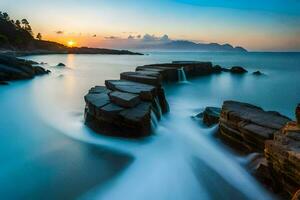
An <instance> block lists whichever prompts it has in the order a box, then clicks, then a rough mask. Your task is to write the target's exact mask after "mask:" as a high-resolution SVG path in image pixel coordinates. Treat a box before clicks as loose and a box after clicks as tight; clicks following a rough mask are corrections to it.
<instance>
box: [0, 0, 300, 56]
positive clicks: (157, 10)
mask: <svg viewBox="0 0 300 200" xmlns="http://www.w3.org/2000/svg"><path fill="white" fill-rule="evenodd" d="M0 8H1V10H2V12H8V13H9V15H10V16H11V18H13V19H22V18H26V19H28V21H29V22H30V23H31V26H32V28H33V31H34V33H38V32H40V33H42V35H43V39H47V40H53V41H57V42H61V43H64V44H67V43H68V41H74V42H75V45H77V46H91V47H107V48H110V47H111V48H122V47H128V44H134V43H136V42H137V41H139V40H143V39H144V36H145V35H146V36H147V37H148V36H151V38H152V39H154V40H155V39H161V37H163V36H164V35H167V36H168V38H169V39H171V40H191V41H194V42H201V43H211V42H217V43H220V44H225V43H229V44H232V45H233V46H242V47H245V48H246V49H248V50H250V51H300V1H299V0H251V1H246V0H223V1H221V0H76V1H75V0H51V1H50V0H49V1H48V0H47V1H46V0H13V1H12V0H1V1H0ZM126 45H127V46H126Z"/></svg>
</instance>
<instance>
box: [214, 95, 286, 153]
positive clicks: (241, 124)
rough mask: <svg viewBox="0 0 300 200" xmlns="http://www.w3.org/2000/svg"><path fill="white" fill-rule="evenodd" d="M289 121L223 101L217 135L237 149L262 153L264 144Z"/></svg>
mask: <svg viewBox="0 0 300 200" xmlns="http://www.w3.org/2000/svg"><path fill="white" fill-rule="evenodd" d="M289 121H290V119H289V118H288V117H285V116H283V115H281V114H279V113H277V112H270V111H264V110H263V109H262V108H260V107H257V106H254V105H251V104H247V103H241V102H236V101H225V102H224V104H223V106H222V111H221V116H220V131H219V135H220V136H221V137H222V138H223V139H225V140H226V141H227V142H230V143H232V145H233V146H236V147H237V148H238V149H240V150H243V151H246V152H255V151H258V152H262V151H263V150H264V147H265V145H264V143H265V141H266V140H268V139H272V138H273V136H274V133H275V132H277V131H278V130H280V129H281V128H282V127H284V126H285V124H286V123H287V122H289Z"/></svg>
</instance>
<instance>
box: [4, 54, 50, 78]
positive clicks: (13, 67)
mask: <svg viewBox="0 0 300 200" xmlns="http://www.w3.org/2000/svg"><path fill="white" fill-rule="evenodd" d="M35 64H37V63H36V62H34V61H30V60H24V59H18V58H16V57H13V56H7V55H0V82H3V83H5V82H6V81H13V80H22V79H31V78H33V77H34V76H37V75H44V74H48V73H50V71H49V70H45V69H44V68H42V67H39V66H34V65H35Z"/></svg>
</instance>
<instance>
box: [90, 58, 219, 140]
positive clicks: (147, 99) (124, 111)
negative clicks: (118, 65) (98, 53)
mask: <svg viewBox="0 0 300 200" xmlns="http://www.w3.org/2000/svg"><path fill="white" fill-rule="evenodd" d="M179 69H183V70H184V72H185V74H186V76H187V77H194V76H200V75H208V74H212V73H217V72H218V69H216V68H215V67H213V65H212V63H210V62H179V61H177V62H173V63H165V64H154V65H145V66H139V67H137V68H136V71H135V72H123V73H121V74H120V80H106V81H105V87H101V86H96V87H94V88H92V89H90V91H89V92H88V94H87V95H86V96H85V102H86V109H85V121H86V124H87V125H88V126H90V127H91V128H93V129H94V130H96V131H97V132H99V133H102V134H108V135H114V136H122V137H141V136H146V135H149V134H150V132H151V120H153V118H154V117H155V118H157V119H160V117H161V115H162V114H164V113H166V112H168V108H169V106H168V102H167V100H166V97H165V92H164V89H163V87H162V85H163V83H164V82H174V81H178V70H179Z"/></svg>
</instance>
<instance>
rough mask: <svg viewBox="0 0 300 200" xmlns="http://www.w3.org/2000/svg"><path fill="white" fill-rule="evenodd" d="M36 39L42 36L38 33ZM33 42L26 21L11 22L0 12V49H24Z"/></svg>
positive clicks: (31, 33) (30, 30)
mask: <svg viewBox="0 0 300 200" xmlns="http://www.w3.org/2000/svg"><path fill="white" fill-rule="evenodd" d="M37 38H38V39H39V40H41V39H42V35H41V34H40V33H38V34H37ZM34 40H35V39H34V36H33V31H32V28H31V26H30V23H29V22H28V20H27V19H22V20H13V19H11V18H10V16H9V15H8V14H7V13H6V12H0V48H6V49H7V48H8V49H14V48H17V49H26V48H27V47H28V46H29V45H30V44H31V43H32V41H34Z"/></svg>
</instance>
